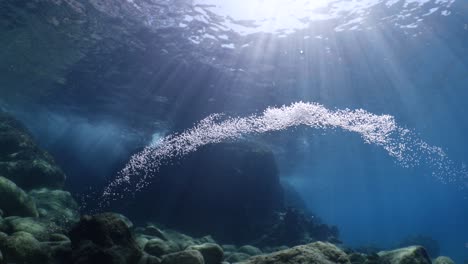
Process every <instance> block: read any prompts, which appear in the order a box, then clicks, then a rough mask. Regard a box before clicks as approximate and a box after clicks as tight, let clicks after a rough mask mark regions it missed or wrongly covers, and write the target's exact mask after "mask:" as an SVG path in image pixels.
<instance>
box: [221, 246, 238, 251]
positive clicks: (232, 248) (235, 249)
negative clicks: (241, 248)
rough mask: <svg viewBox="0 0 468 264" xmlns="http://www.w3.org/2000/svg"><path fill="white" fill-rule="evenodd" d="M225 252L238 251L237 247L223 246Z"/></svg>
mask: <svg viewBox="0 0 468 264" xmlns="http://www.w3.org/2000/svg"><path fill="white" fill-rule="evenodd" d="M222 247H223V250H224V251H227V252H235V251H237V247H236V246H235V245H222Z"/></svg>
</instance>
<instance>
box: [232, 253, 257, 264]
mask: <svg viewBox="0 0 468 264" xmlns="http://www.w3.org/2000/svg"><path fill="white" fill-rule="evenodd" d="M250 257H251V256H250V255H248V254H245V253H237V252H236V253H232V254H229V255H228V256H227V257H226V261H227V262H229V263H237V262H241V261H244V260H246V259H248V258H250Z"/></svg>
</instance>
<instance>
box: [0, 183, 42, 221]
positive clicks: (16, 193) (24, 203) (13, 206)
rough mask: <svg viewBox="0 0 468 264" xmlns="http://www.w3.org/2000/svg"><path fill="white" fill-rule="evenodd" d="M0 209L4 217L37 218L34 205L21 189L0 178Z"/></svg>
mask: <svg viewBox="0 0 468 264" xmlns="http://www.w3.org/2000/svg"><path fill="white" fill-rule="evenodd" d="M0 197H1V199H0V209H1V210H2V211H3V214H4V215H5V216H12V215H16V216H34V217H36V216H38V212H37V209H36V204H35V203H34V200H33V199H31V197H29V196H28V195H27V194H26V193H25V192H24V191H23V190H22V189H21V188H19V187H18V186H16V184H15V183H14V182H12V181H10V180H8V179H7V178H4V177H1V176H0Z"/></svg>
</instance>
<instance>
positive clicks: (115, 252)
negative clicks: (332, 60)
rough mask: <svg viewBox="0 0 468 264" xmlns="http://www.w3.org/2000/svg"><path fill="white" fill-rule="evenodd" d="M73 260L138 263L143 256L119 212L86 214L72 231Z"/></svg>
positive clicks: (79, 262)
mask: <svg viewBox="0 0 468 264" xmlns="http://www.w3.org/2000/svg"><path fill="white" fill-rule="evenodd" d="M70 239H71V241H72V250H73V251H72V263H75V264H85V263H86V264H88V263H91V264H92V263H96V264H97V263H99V264H100V263H109V264H115V263H119V264H120V263H122V264H123V263H138V261H139V260H140V258H141V257H142V256H143V253H142V251H141V250H140V249H139V247H138V245H137V243H136V241H135V239H134V237H133V235H132V233H131V232H130V229H129V228H128V226H127V224H126V223H125V222H124V221H123V220H122V219H121V218H120V217H119V216H118V215H116V214H112V213H103V214H98V215H94V216H83V217H82V218H81V220H80V222H78V223H77V224H76V225H75V226H74V227H73V229H72V230H71V231H70Z"/></svg>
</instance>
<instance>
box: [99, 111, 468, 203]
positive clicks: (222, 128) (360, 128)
mask: <svg viewBox="0 0 468 264" xmlns="http://www.w3.org/2000/svg"><path fill="white" fill-rule="evenodd" d="M296 126H308V127H311V128H316V129H343V130H345V131H350V132H355V133H358V134H360V135H361V137H362V139H363V140H364V142H365V143H367V144H374V145H377V146H380V147H382V148H383V149H385V150H386V151H387V153H388V154H389V155H390V156H391V157H393V158H395V159H396V161H397V162H398V163H399V164H401V165H402V166H404V167H412V166H427V167H428V168H429V169H430V170H431V171H432V173H433V175H434V176H435V177H437V178H438V179H439V180H441V181H442V182H444V183H447V182H455V181H458V180H462V182H461V183H463V182H466V180H467V175H468V174H467V172H466V168H464V167H463V168H461V169H455V168H454V164H453V162H452V161H451V160H449V159H448V158H447V156H446V154H445V153H444V151H443V150H442V149H441V148H439V147H435V146H431V145H429V144H427V143H426V142H424V141H422V140H421V139H419V138H418V137H417V136H416V135H415V134H414V133H413V132H411V131H410V130H408V129H405V128H402V127H400V126H398V125H397V124H396V122H395V119H394V117H393V116H390V115H376V114H372V113H369V112H367V111H365V110H362V109H358V110H350V109H344V110H330V109H327V108H325V107H324V106H323V105H320V104H317V103H305V102H297V103H293V104H291V105H289V106H282V107H279V108H274V107H270V108H267V109H266V110H265V111H264V112H263V113H262V114H259V115H251V116H247V117H230V118H229V117H228V118H222V115H219V114H213V115H210V116H208V117H207V118H205V119H203V120H202V121H200V122H199V123H198V124H196V125H195V126H194V127H193V128H191V129H188V130H186V131H184V132H183V133H180V134H172V135H169V136H166V137H164V138H161V139H160V140H159V141H158V142H156V143H152V144H151V145H150V146H147V147H146V148H145V149H144V150H143V151H141V152H139V153H137V154H135V155H133V156H132V157H131V159H130V161H129V162H128V163H127V165H126V166H125V167H124V168H123V169H122V170H121V171H120V173H119V174H118V176H117V178H116V179H115V180H113V181H112V182H111V183H110V184H109V185H108V186H107V187H106V188H105V191H104V194H103V199H104V200H106V201H107V200H113V199H117V198H119V197H122V196H123V195H124V194H125V192H132V193H133V192H135V191H139V190H141V189H142V188H144V187H145V186H146V185H148V184H149V182H150V178H151V177H153V176H154V175H156V174H157V172H158V169H159V168H160V166H161V165H163V164H164V162H166V161H169V160H171V159H173V158H177V157H181V156H184V155H186V154H188V153H191V152H194V151H196V150H197V149H198V148H199V147H201V146H204V145H207V144H213V143H219V142H222V141H226V140H236V139H239V138H241V137H242V136H245V135H249V134H262V133H266V132H271V131H280V130H285V129H288V128H291V127H296ZM117 189H118V191H117Z"/></svg>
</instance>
